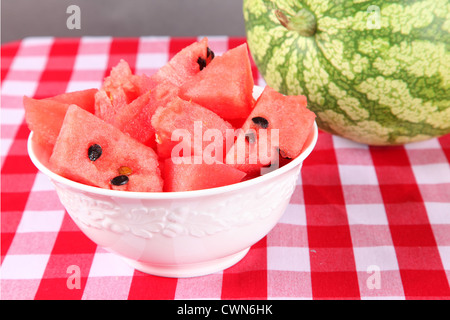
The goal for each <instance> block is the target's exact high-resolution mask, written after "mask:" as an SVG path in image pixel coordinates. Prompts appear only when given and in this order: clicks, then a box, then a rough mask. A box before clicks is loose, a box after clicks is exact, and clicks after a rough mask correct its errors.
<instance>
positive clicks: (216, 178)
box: [164, 157, 246, 192]
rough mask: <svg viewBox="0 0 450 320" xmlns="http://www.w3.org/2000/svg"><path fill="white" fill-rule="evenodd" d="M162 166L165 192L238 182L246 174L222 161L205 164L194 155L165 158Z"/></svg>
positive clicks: (213, 186)
mask: <svg viewBox="0 0 450 320" xmlns="http://www.w3.org/2000/svg"><path fill="white" fill-rule="evenodd" d="M164 168H165V170H164V191H167V192H173V191H191V190H200V189H209V188H215V187H222V186H226V185H229V184H234V183H238V182H240V181H241V180H242V179H243V178H244V177H245V175H246V174H245V172H242V171H240V170H238V169H235V168H233V167H231V166H228V165H226V164H224V163H220V162H215V163H212V164H206V163H204V162H203V161H202V159H200V160H199V161H196V159H194V157H184V158H175V159H172V158H169V159H166V160H165V164H164Z"/></svg>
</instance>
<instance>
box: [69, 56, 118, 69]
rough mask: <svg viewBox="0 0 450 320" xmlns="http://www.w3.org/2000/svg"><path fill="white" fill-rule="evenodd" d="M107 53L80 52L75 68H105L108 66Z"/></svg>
mask: <svg viewBox="0 0 450 320" xmlns="http://www.w3.org/2000/svg"><path fill="white" fill-rule="evenodd" d="M108 59H109V57H108V55H107V54H80V55H77V57H76V59H75V63H74V66H73V68H74V70H105V69H106V68H107V67H108Z"/></svg>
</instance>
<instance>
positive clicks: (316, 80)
mask: <svg viewBox="0 0 450 320" xmlns="http://www.w3.org/2000/svg"><path fill="white" fill-rule="evenodd" d="M243 13H244V19H245V24H246V33H247V41H248V44H249V48H250V52H251V54H252V56H253V58H254V61H255V63H256V65H257V67H258V69H259V71H260V73H261V74H262V76H263V77H264V80H265V81H266V83H267V84H268V85H269V86H271V87H273V88H274V89H275V90H277V91H279V92H281V93H283V94H288V95H305V96H306V97H307V98H308V107H309V108H310V109H311V110H312V111H313V112H315V113H316V115H317V124H318V126H319V127H320V128H321V129H322V130H324V131H327V132H330V133H332V134H336V135H340V136H343V137H346V138H348V139H352V140H354V141H357V142H360V143H364V144H369V145H395V144H404V143H408V142H413V141H420V140H425V139H429V138H431V137H437V136H441V135H444V134H447V133H449V132H450V95H449V89H450V77H449V74H450V72H449V70H450V53H449V43H450V35H449V32H450V28H449V26H450V23H449V15H450V6H449V5H448V1H446V0H419V1H406V0H404V1H396V2H392V1H381V0H373V1H370V2H367V1H351V0H343V1H340V2H339V4H337V3H336V2H335V1H330V0H327V1H323V0H311V1H302V0H295V1H282V0H275V1H273V0H244V2H243Z"/></svg>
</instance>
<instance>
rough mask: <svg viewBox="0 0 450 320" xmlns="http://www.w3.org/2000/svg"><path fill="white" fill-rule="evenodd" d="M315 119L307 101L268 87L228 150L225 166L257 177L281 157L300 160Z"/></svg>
mask: <svg viewBox="0 0 450 320" xmlns="http://www.w3.org/2000/svg"><path fill="white" fill-rule="evenodd" d="M315 117H316V116H315V114H314V113H313V112H311V111H310V110H309V109H308V108H307V107H306V97H304V96H284V95H282V94H280V93H278V92H277V91H275V90H274V89H272V88H271V87H269V86H266V87H265V88H264V90H263V92H262V94H261V95H260V97H259V98H258V100H257V101H256V103H255V106H254V109H253V110H252V112H251V113H250V115H249V117H248V118H247V120H246V121H245V122H244V124H243V126H242V130H241V133H240V136H239V137H238V138H237V140H236V142H235V143H234V145H233V146H232V147H231V148H230V149H229V151H228V153H227V155H226V163H228V164H233V165H234V166H235V167H236V168H238V169H240V170H243V171H245V172H247V173H255V172H256V171H257V170H259V169H260V168H261V167H263V166H267V165H270V164H272V163H274V162H275V163H279V162H278V161H277V160H278V158H277V157H278V156H280V157H281V158H284V159H293V158H295V157H297V156H298V155H299V154H300V153H301V151H302V150H303V145H304V144H305V141H306V139H307V138H308V136H309V134H310V132H311V129H312V126H313V125H314V119H315ZM274 130H276V131H274ZM244 140H245V141H244ZM243 141H244V142H243ZM256 150H257V151H256ZM255 154H256V156H257V158H256V160H255ZM242 155H245V156H244V159H245V160H244V161H242V160H239V159H242V157H243V156H242ZM239 157H241V158H239Z"/></svg>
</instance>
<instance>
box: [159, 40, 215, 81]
mask: <svg viewBox="0 0 450 320" xmlns="http://www.w3.org/2000/svg"><path fill="white" fill-rule="evenodd" d="M212 58H213V53H212V51H211V50H208V39H207V38H203V39H202V40H201V41H197V42H194V43H192V44H190V45H189V46H187V47H185V48H184V49H182V50H181V51H179V52H178V53H177V54H176V55H175V56H174V57H173V58H172V59H170V61H169V62H167V63H166V64H165V65H164V66H162V67H161V68H160V69H159V70H158V71H157V72H156V73H155V74H154V75H152V78H153V79H154V80H155V81H157V82H163V81H169V82H171V83H173V84H174V85H176V86H181V85H182V84H183V83H184V82H185V81H186V80H187V79H189V78H190V77H192V76H193V75H195V74H197V73H199V72H200V71H201V70H202V69H203V68H204V66H206V65H207V64H208V62H209V61H210V60H212Z"/></svg>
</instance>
